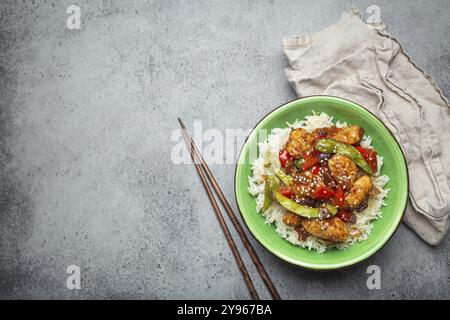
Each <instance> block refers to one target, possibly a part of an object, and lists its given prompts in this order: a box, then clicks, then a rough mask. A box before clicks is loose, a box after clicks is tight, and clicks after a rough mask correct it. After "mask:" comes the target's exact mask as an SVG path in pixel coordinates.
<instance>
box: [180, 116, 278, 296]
mask: <svg viewBox="0 0 450 320" xmlns="http://www.w3.org/2000/svg"><path fill="white" fill-rule="evenodd" d="M178 121H179V122H180V125H181V128H182V130H181V131H182V134H183V137H184V139H185V141H186V144H188V148H189V149H190V150H189V151H190V152H191V157H192V159H193V161H194V164H195V165H196V169H197V171H199V170H200V168H198V163H199V162H200V164H201V167H202V168H203V170H205V172H206V176H207V177H208V179H209V182H210V183H211V185H212V187H213V189H214V191H215V192H216V194H217V196H218V197H219V199H220V201H221V203H222V205H223V207H224V208H225V211H226V213H227V214H228V217H229V218H230V220H231V222H232V223H233V226H234V227H235V229H236V231H237V233H238V234H239V237H240V238H241V240H242V242H243V243H244V247H245V249H246V250H247V251H248V253H249V255H250V258H251V259H252V261H253V263H254V264H255V267H256V270H258V273H259V274H260V276H261V278H262V279H263V281H264V284H265V285H266V287H267V289H268V290H269V292H270V294H271V296H272V298H273V299H274V300H281V297H280V294H279V293H278V291H277V289H276V287H275V285H274V284H273V282H272V279H271V278H270V276H269V274H268V273H267V271H266V269H265V268H264V266H263V264H262V263H261V260H259V257H258V255H257V253H256V251H255V249H254V248H253V246H252V244H251V243H250V241H249V240H248V237H247V235H246V234H245V232H244V229H243V228H242V226H241V224H240V223H239V220H238V219H237V217H236V215H235V214H234V211H233V209H232V208H231V206H230V204H229V202H228V200H227V199H226V198H225V195H224V194H223V192H222V190H221V189H220V186H219V184H218V183H217V180H216V178H215V177H214V175H213V174H212V172H211V170H210V169H209V167H208V165H207V163H206V162H205V160H204V159H203V156H202V155H201V153H200V151H199V150H198V148H197V146H196V145H195V142H194V140H193V139H192V137H191V136H190V134H189V132H188V130H187V128H186V126H185V125H184V123H183V121H181V119H180V118H178ZM187 140H188V141H189V143H188V141H187ZM196 160H197V161H196ZM200 171H201V170H200ZM199 174H200V173H199ZM202 175H203V172H202ZM214 201H215V199H214ZM216 204H217V203H216Z"/></svg>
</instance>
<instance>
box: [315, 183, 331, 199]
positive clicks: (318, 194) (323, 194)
mask: <svg viewBox="0 0 450 320" xmlns="http://www.w3.org/2000/svg"><path fill="white" fill-rule="evenodd" d="M334 194H335V192H334V191H333V189H331V188H329V187H327V186H323V187H319V188H318V189H317V190H316V191H314V193H313V198H314V199H317V200H327V199H331V198H333V197H334Z"/></svg>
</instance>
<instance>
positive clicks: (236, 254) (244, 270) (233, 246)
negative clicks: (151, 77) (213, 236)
mask: <svg viewBox="0 0 450 320" xmlns="http://www.w3.org/2000/svg"><path fill="white" fill-rule="evenodd" d="M178 120H179V121H180V123H181V120H180V119H178ZM181 131H182V133H183V138H184V140H185V142H186V145H187V147H188V149H189V152H190V153H191V158H192V161H193V162H194V164H195V169H197V173H198V175H199V176H200V180H201V181H202V184H203V187H204V188H205V190H206V194H207V195H208V198H209V200H210V201H211V204H212V206H213V209H214V212H215V214H216V217H217V220H219V224H220V227H221V228H222V231H223V234H224V235H225V239H227V242H228V245H229V246H230V249H231V251H232V252H233V255H234V258H235V259H236V263H237V264H238V267H239V270H240V271H241V273H242V276H243V277H244V280H245V284H246V285H247V288H248V290H249V291H250V295H251V296H252V299H253V300H259V296H258V292H256V289H255V286H254V285H253V282H252V279H251V278H250V275H249V274H248V271H247V268H246V267H245V264H244V261H242V258H241V255H240V254H239V251H238V248H237V247H236V243H235V242H234V240H233V238H232V236H231V234H230V231H229V230H228V227H227V225H226V223H225V220H224V218H223V215H222V213H221V212H220V208H219V206H218V204H217V202H216V199H215V198H214V195H213V193H212V191H211V188H210V187H209V185H208V182H207V180H206V177H205V175H204V173H203V171H202V170H201V167H200V165H199V164H198V163H197V160H196V156H195V152H194V145H193V144H192V143H191V142H190V141H189V140H188V137H187V136H186V133H185V128H183V129H182V130H181Z"/></svg>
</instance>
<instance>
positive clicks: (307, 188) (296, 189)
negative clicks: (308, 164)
mask: <svg viewBox="0 0 450 320" xmlns="http://www.w3.org/2000/svg"><path fill="white" fill-rule="evenodd" d="M292 178H293V184H292V192H293V193H294V194H295V195H299V196H301V197H305V198H306V197H310V196H311V195H312V194H313V193H314V191H315V190H316V189H317V188H318V187H320V186H323V185H324V183H323V180H322V178H321V177H320V176H319V175H315V174H313V173H312V172H311V171H303V172H298V171H297V172H294V173H293V174H292Z"/></svg>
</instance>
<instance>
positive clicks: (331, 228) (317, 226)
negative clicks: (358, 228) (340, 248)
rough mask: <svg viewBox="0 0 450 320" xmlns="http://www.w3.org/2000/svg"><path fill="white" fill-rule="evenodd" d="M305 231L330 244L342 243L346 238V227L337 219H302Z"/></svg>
mask: <svg viewBox="0 0 450 320" xmlns="http://www.w3.org/2000/svg"><path fill="white" fill-rule="evenodd" d="M301 221H302V226H303V228H305V230H306V231H307V232H308V233H310V234H312V235H313V236H316V237H317V238H321V239H324V240H327V241H331V242H343V241H345V240H347V238H348V229H347V225H346V224H345V223H344V222H343V221H342V220H341V219H339V218H338V217H332V218H329V219H323V220H320V219H317V218H315V219H302V220H301Z"/></svg>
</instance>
